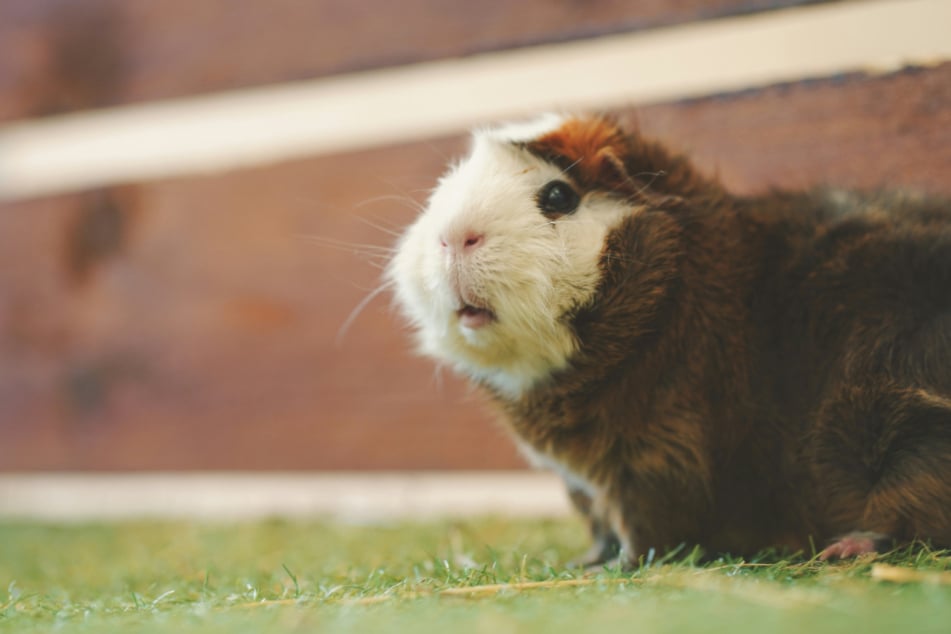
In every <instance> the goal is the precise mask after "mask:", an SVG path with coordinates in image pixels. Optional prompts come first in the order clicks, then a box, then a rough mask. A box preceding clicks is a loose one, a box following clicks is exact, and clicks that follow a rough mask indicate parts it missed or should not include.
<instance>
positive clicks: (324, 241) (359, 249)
mask: <svg viewBox="0 0 951 634" xmlns="http://www.w3.org/2000/svg"><path fill="white" fill-rule="evenodd" d="M297 238H298V239H299V240H306V241H308V242H313V243H315V244H319V245H320V246H324V247H331V248H333V249H338V250H340V251H347V252H349V253H353V254H355V255H380V256H383V255H387V256H389V255H393V254H394V253H396V251H397V249H396V247H388V246H383V245H379V244H361V243H359V242H347V241H345V240H337V239H336V238H328V237H325V236H314V235H298V236H297Z"/></svg>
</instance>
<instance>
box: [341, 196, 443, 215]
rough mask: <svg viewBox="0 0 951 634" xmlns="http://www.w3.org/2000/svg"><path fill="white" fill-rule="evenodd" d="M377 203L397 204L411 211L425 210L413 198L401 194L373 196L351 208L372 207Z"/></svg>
mask: <svg viewBox="0 0 951 634" xmlns="http://www.w3.org/2000/svg"><path fill="white" fill-rule="evenodd" d="M379 202H398V203H402V204H403V205H405V206H407V207H409V208H410V209H412V210H413V211H416V212H422V211H423V209H424V208H425V205H424V204H423V203H421V202H419V201H418V200H416V199H415V198H412V197H410V196H405V195H403V194H383V195H381V196H374V197H372V198H367V199H366V200H363V201H360V202H358V203H356V204H355V205H354V206H353V208H354V209H361V208H363V207H366V206H367V205H373V204H376V203H379Z"/></svg>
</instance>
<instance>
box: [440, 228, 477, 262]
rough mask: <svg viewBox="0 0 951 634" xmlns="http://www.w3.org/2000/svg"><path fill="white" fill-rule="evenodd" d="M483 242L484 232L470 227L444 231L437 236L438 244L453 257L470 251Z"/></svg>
mask: <svg viewBox="0 0 951 634" xmlns="http://www.w3.org/2000/svg"><path fill="white" fill-rule="evenodd" d="M484 243H485V234H484V233H481V232H479V231H475V230H472V229H464V230H461V231H445V232H443V233H442V234H440V236H439V246H440V247H442V249H443V250H444V251H446V252H447V253H448V254H449V255H452V256H454V257H461V256H465V255H467V254H469V253H472V252H473V251H475V250H476V249H478V248H479V247H481V246H482V245H483V244H484Z"/></svg>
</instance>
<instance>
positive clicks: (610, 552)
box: [568, 536, 620, 572]
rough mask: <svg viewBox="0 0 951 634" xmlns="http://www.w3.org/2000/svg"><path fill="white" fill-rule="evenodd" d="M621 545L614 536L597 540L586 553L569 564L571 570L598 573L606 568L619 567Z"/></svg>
mask: <svg viewBox="0 0 951 634" xmlns="http://www.w3.org/2000/svg"><path fill="white" fill-rule="evenodd" d="M619 549H620V544H619V543H618V541H617V539H615V538H614V537H613V536H611V537H605V538H602V539H597V540H595V542H594V543H593V544H591V548H589V549H588V550H587V551H586V552H585V553H583V554H582V555H579V556H578V557H575V558H573V559H572V560H571V561H569V562H568V567H569V568H583V569H584V570H587V571H592V572H596V571H599V570H602V569H604V568H605V567H612V568H616V567H618V561H617V559H618V551H619Z"/></svg>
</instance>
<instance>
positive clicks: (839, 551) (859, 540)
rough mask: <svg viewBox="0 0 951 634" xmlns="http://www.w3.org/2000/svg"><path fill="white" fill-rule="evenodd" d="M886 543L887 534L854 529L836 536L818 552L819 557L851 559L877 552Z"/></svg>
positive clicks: (824, 559) (823, 559)
mask: <svg viewBox="0 0 951 634" xmlns="http://www.w3.org/2000/svg"><path fill="white" fill-rule="evenodd" d="M887 543H888V536H887V535H882V534H881V533H873V532H871V531H855V532H852V533H849V534H848V535H843V536H842V537H839V538H837V539H836V540H835V541H834V542H832V543H831V544H829V545H828V546H826V547H825V548H824V549H823V550H822V552H820V553H819V559H821V560H822V561H828V560H829V559H851V558H853V557H858V556H860V555H867V554H869V553H876V554H877V553H878V552H879V551H880V550H882V548H883V547H884V546H885V545H886V544H887Z"/></svg>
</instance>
